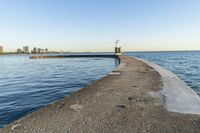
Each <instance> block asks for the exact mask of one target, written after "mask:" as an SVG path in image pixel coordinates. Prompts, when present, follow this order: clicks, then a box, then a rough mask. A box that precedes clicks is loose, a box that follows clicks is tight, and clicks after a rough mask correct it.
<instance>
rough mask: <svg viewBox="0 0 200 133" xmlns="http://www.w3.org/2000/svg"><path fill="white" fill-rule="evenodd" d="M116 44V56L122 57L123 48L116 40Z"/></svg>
mask: <svg viewBox="0 0 200 133" xmlns="http://www.w3.org/2000/svg"><path fill="white" fill-rule="evenodd" d="M115 44H116V45H115V55H122V52H121V47H119V40H116V42H115Z"/></svg>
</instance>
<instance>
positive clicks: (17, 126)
mask: <svg viewBox="0 0 200 133" xmlns="http://www.w3.org/2000/svg"><path fill="white" fill-rule="evenodd" d="M20 127H21V124H16V125H12V127H11V129H12V130H15V129H18V128H20Z"/></svg>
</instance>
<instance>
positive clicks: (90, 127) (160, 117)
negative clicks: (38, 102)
mask: <svg viewBox="0 0 200 133" xmlns="http://www.w3.org/2000/svg"><path fill="white" fill-rule="evenodd" d="M119 59H120V62H121V63H120V66H119V67H118V68H117V69H115V70H113V71H112V72H111V73H110V74H109V75H107V76H106V77H104V78H102V79H100V80H98V81H96V82H95V83H93V84H91V85H89V86H87V87H85V88H83V89H81V90H80V91H78V92H76V93H74V94H73V95H71V96H69V97H65V98H63V99H61V100H59V101H57V102H54V103H52V104H50V105H48V106H47V107H44V108H42V109H40V110H38V111H36V112H33V113H32V114H29V115H28V116H26V117H24V118H22V119H19V120H17V121H15V122H13V123H11V124H9V125H8V126H6V127H5V128H2V129H0V133H10V132H11V133H12V132H13V133H24V132H27V133H68V132H69V133H84V132H85V133H149V132H150V133H172V132H173V133H198V132H200V116H199V115H195V114H183V113H176V112H169V111H168V110H167V109H166V108H165V106H164V102H165V101H164V99H163V95H162V94H161V91H162V89H163V80H162V77H161V75H160V74H159V73H158V72H157V71H156V70H155V69H154V68H153V67H151V66H149V65H147V64H146V63H144V62H142V61H140V60H137V59H135V58H132V57H126V56H119Z"/></svg>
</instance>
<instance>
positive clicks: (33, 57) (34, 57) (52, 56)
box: [29, 54, 117, 59]
mask: <svg viewBox="0 0 200 133" xmlns="http://www.w3.org/2000/svg"><path fill="white" fill-rule="evenodd" d="M95 57H99V58H116V57H117V56H116V55H114V54H99V55H98V54H88V55H87V54H83V55H81V54H79V55H76V54H74V55H34V56H30V57H29V58H30V59H47V58H95Z"/></svg>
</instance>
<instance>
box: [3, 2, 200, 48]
mask: <svg viewBox="0 0 200 133" xmlns="http://www.w3.org/2000/svg"><path fill="white" fill-rule="evenodd" d="M116 39H120V40H121V43H122V44H121V45H122V47H123V49H124V50H126V51H127V50H128V51H138V50H139V51H143V50H200V1H199V0H0V45H3V46H4V47H5V49H6V50H7V51H14V50H16V49H17V48H18V47H22V46H23V45H29V46H30V47H31V48H32V47H33V46H36V47H42V48H46V47H47V48H49V49H50V50H66V51H68V50H71V51H112V50H113V47H114V41H115V40H116Z"/></svg>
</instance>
